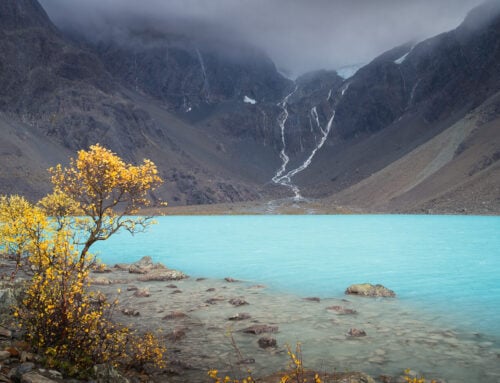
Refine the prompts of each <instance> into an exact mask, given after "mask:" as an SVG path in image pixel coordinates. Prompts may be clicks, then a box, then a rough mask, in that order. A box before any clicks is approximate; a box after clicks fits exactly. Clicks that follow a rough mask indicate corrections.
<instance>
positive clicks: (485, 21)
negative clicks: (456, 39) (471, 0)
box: [461, 0, 500, 30]
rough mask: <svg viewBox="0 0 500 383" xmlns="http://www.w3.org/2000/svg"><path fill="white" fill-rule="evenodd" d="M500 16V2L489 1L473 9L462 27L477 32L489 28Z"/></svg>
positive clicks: (496, 0)
mask: <svg viewBox="0 0 500 383" xmlns="http://www.w3.org/2000/svg"><path fill="white" fill-rule="evenodd" d="M499 16H500V2H499V1H498V0H487V1H485V2H484V3H482V4H481V5H479V6H477V7H475V8H473V9H472V10H471V11H470V12H469V13H468V14H467V17H466V18H465V20H464V22H463V23H462V25H461V27H462V28H463V27H465V28H467V29H471V30H475V29H479V28H483V27H488V26H489V24H491V23H492V22H493V21H494V20H495V19H496V18H497V17H499Z"/></svg>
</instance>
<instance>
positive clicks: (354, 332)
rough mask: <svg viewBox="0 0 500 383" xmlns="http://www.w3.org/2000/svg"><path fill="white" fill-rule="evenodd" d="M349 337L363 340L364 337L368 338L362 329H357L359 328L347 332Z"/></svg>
mask: <svg viewBox="0 0 500 383" xmlns="http://www.w3.org/2000/svg"><path fill="white" fill-rule="evenodd" d="M347 336H349V337H352V338H361V337H363V336H366V332H365V330H362V329H357V328H354V327H353V328H351V329H349V331H348V332H347Z"/></svg>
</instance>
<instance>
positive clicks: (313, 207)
mask: <svg viewBox="0 0 500 383" xmlns="http://www.w3.org/2000/svg"><path fill="white" fill-rule="evenodd" d="M139 214H141V215H157V216H164V215H266V214H271V215H272V214H283V215H325V214H326V215H330V214H341V215H342V214H418V215H483V216H495V215H500V205H499V206H497V207H494V208H484V207H482V206H480V205H478V206H476V207H475V208H474V209H465V208H462V207H460V206H451V207H448V208H429V209H407V210H372V209H366V208H359V207H355V206H340V205H336V204H334V203H332V202H331V201H328V200H324V199H303V200H300V201H296V200H294V199H293V198H282V199H277V200H257V201H246V202H234V203H216V204H207V205H187V206H167V207H151V208H146V209H142V210H141V211H140V212H139Z"/></svg>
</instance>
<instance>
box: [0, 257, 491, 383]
mask: <svg viewBox="0 0 500 383" xmlns="http://www.w3.org/2000/svg"><path fill="white" fill-rule="evenodd" d="M11 266H12V265H11ZM11 266H9V265H6V264H4V265H3V267H2V269H3V270H2V271H3V272H4V273H5V272H8V270H9V268H10V267H11ZM110 266H111V267H105V268H102V269H100V270H99V272H93V273H92V274H91V284H92V289H94V290H98V291H100V292H102V293H104V294H105V295H106V296H107V297H108V299H110V300H114V299H118V301H119V304H118V306H117V307H116V309H115V314H114V319H115V320H116V321H117V322H120V323H123V324H125V325H127V326H130V327H131V328H132V329H134V330H137V331H139V332H141V331H148V330H149V331H153V332H155V333H156V334H158V335H159V336H162V337H164V338H165V339H166V342H167V349H168V367H167V369H166V370H163V371H154V370H153V371H150V376H149V377H148V378H147V379H152V380H153V381H158V382H160V381H165V379H167V380H168V381H169V382H174V383H176V382H179V383H180V382H193V381H199V382H202V381H207V371H208V370H210V369H217V370H219V371H220V372H221V373H222V374H230V375H231V376H233V377H240V376H243V374H244V373H246V372H247V371H248V370H250V371H251V372H252V375H253V376H254V377H256V378H258V379H259V380H258V382H265V383H271V382H274V381H276V382H277V381H278V380H277V379H276V378H277V376H278V375H276V372H277V371H284V370H286V369H287V368H288V367H289V360H288V357H287V354H286V348H285V345H287V344H288V345H290V346H291V347H292V348H294V346H295V344H296V343H297V342H300V343H301V345H302V349H303V357H304V365H305V367H306V368H310V369H314V370H316V371H321V372H322V373H323V374H324V375H325V376H328V373H333V372H336V373H337V374H338V376H340V375H342V374H340V373H345V372H347V371H351V372H352V371H363V372H365V373H367V374H369V375H370V376H373V378H374V379H375V381H376V382H404V380H402V379H403V377H402V374H403V370H404V369H405V368H411V369H413V370H414V371H417V372H418V374H422V375H424V376H425V377H426V378H429V379H431V378H432V379H439V380H437V381H438V382H446V383H466V382H467V383H469V382H472V381H474V382H498V381H500V380H499V377H500V368H499V366H498V359H499V358H500V344H498V343H494V342H493V341H492V340H491V339H488V338H487V337H485V336H484V335H483V334H477V333H473V334H466V333H460V332H459V331H457V330H456V329H451V328H445V327H442V326H440V325H439V323H438V322H433V321H432V318H429V317H424V316H423V315H421V313H418V312H415V311H412V310H409V309H408V307H406V306H405V305H402V304H401V302H399V300H398V299H397V298H396V299H391V298H387V299H380V298H377V299H373V298H363V297H357V296H338V297H331V298H322V299H320V298H317V297H307V296H297V295H293V294H284V293H279V292H276V291H272V290H271V289H269V288H267V287H266V286H263V285H260V284H256V283H255V282H250V281H237V280H234V279H233V278H230V277H228V278H225V279H212V278H203V277H198V278H195V277H194V278H183V276H184V275H183V274H182V272H180V271H175V270H170V269H167V268H165V267H164V266H162V265H160V264H153V263H152V262H151V260H150V259H147V258H146V259H142V260H140V261H139V262H136V263H132V264H118V265H110ZM170 279H174V280H170ZM175 279H176V280H175ZM353 329H355V330H356V331H358V330H359V331H360V333H358V335H359V334H361V335H360V336H357V335H356V331H353ZM361 332H362V333H361ZM330 376H332V375H330ZM143 377H144V378H146V377H145V376H143ZM266 377H267V378H266ZM269 377H273V379H274V380H272V381H271V380H269V379H268V378H269ZM349 377H350V378H352V380H350V382H371V380H363V379H367V378H366V375H364V374H358V373H350V375H349ZM355 379H358V380H355ZM328 381H332V382H334V381H336V380H328Z"/></svg>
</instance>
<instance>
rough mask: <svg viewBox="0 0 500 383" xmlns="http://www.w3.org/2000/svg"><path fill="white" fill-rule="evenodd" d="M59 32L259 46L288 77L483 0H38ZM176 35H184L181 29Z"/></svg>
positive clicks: (399, 37)
mask: <svg viewBox="0 0 500 383" xmlns="http://www.w3.org/2000/svg"><path fill="white" fill-rule="evenodd" d="M39 1H40V2H41V3H42V5H43V6H44V8H45V9H46V11H47V13H48V14H49V16H50V17H51V18H52V20H53V21H54V22H55V23H56V24H58V25H59V26H61V27H67V26H71V27H76V28H80V29H82V30H83V31H87V32H89V33H90V32H92V33H103V32H105V31H109V30H110V28H109V26H110V24H116V23H119V24H120V23H121V24H122V25H126V24H127V23H129V22H130V23H131V22H132V20H134V19H136V18H141V19H151V20H155V22H157V23H158V25H159V26H167V25H168V26H170V27H172V25H174V26H175V28H180V29H182V28H186V26H189V28H188V29H189V31H190V32H193V33H196V32H197V31H202V32H201V33H202V34H203V35H204V36H207V34H208V35H210V33H213V34H216V35H220V34H227V35H228V36H231V38H233V39H234V38H240V39H243V40H246V41H248V42H250V43H252V44H254V45H256V46H258V47H260V48H262V49H264V50H265V51H266V52H267V53H268V54H269V56H271V58H272V59H273V60H274V61H275V63H276V64H277V66H278V67H279V68H280V69H282V70H285V71H288V72H289V73H290V74H292V75H297V74H300V73H303V72H306V71H309V70H315V69H337V68H339V67H342V66H345V65H351V64H357V63H366V62H368V61H370V60H371V59H372V58H374V57H375V56H376V55H378V54H379V53H381V52H383V51H385V50H387V49H390V48H392V47H394V46H396V45H399V44H402V43H405V42H407V41H409V40H415V39H416V40H421V39H423V38H425V37H430V36H433V35H436V34H438V33H441V32H444V31H447V30H450V29H453V28H455V27H456V26H457V25H458V24H459V23H460V22H461V21H462V20H463V18H464V17H465V15H466V14H467V12H468V10H470V9H471V8H473V7H474V6H475V5H477V4H479V3H481V0H39ZM181 32H182V30H181Z"/></svg>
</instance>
